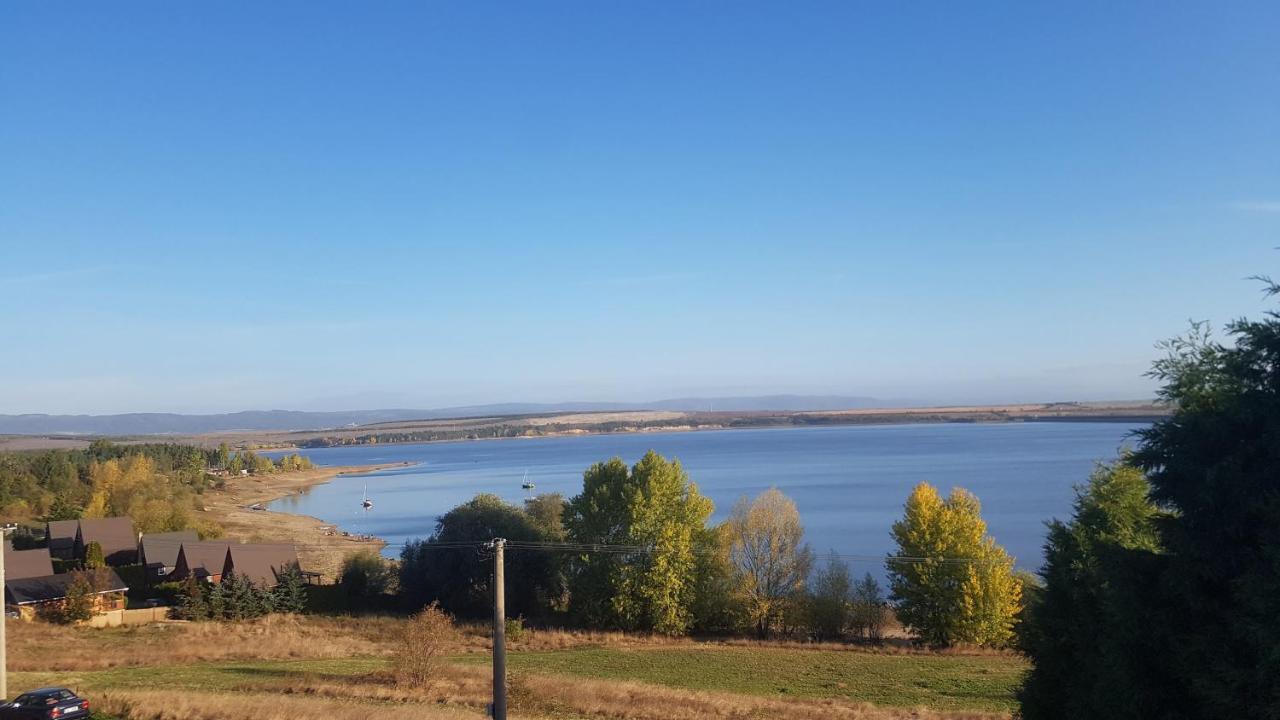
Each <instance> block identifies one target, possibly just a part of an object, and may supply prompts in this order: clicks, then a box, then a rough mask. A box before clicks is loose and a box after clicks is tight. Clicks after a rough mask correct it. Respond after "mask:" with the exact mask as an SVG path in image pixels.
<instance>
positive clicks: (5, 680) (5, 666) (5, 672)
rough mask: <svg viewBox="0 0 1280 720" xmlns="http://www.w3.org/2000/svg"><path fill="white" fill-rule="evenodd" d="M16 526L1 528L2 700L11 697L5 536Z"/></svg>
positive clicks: (0, 628) (0, 688) (0, 637)
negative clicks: (6, 649)
mask: <svg viewBox="0 0 1280 720" xmlns="http://www.w3.org/2000/svg"><path fill="white" fill-rule="evenodd" d="M15 528H17V525H14V524H12V523H10V524H8V525H5V526H4V527H3V528H0V608H3V609H4V612H3V613H0V700H8V699H9V656H8V654H7V653H6V652H5V643H6V638H5V632H4V631H5V626H6V625H8V624H9V603H8V601H7V600H6V599H5V597H6V594H5V589H4V551H5V542H6V541H5V537H6V536H7V535H8V534H9V531H10V530H13V529H15Z"/></svg>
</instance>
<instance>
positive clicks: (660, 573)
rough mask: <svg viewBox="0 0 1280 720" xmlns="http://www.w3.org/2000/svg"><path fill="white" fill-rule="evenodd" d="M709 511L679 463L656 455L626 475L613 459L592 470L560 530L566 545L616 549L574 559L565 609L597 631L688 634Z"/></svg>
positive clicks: (711, 508)
mask: <svg viewBox="0 0 1280 720" xmlns="http://www.w3.org/2000/svg"><path fill="white" fill-rule="evenodd" d="M712 510H713V506H712V503H711V501H710V500H708V499H707V498H706V497H704V496H702V495H701V494H700V493H699V492H698V488H697V485H695V484H693V483H692V482H690V481H689V476H688V474H687V473H685V471H684V469H683V468H682V467H681V466H680V463H679V462H678V461H671V462H669V461H667V460H666V459H665V458H663V457H662V456H661V455H658V454H657V453H656V452H653V451H649V452H648V453H646V454H645V456H644V457H643V458H641V459H640V461H639V462H637V463H636V464H635V466H633V467H632V468H630V469H628V468H627V466H626V465H625V464H624V463H623V462H622V460H621V459H619V458H614V459H612V460H610V461H608V462H605V463H597V464H595V465H593V466H591V467H590V468H589V469H588V470H587V471H586V473H584V475H583V488H582V493H581V494H580V495H578V496H576V497H574V498H573V499H572V500H570V501H569V505H568V508H567V509H566V511H565V528H566V530H567V531H568V536H569V538H570V540H572V541H573V542H577V543H585V544H603V545H615V546H620V547H619V548H617V549H614V550H610V551H605V552H585V553H582V554H581V555H579V556H577V557H575V558H574V563H573V570H572V575H571V588H570V589H571V592H570V602H571V609H572V610H573V611H574V612H575V614H577V615H578V616H579V617H580V618H582V619H584V620H585V621H586V622H588V623H590V624H594V625H597V626H607V627H618V628H622V629H627V630H647V631H652V632H658V633H664V634H681V633H684V632H687V631H688V629H689V628H690V626H691V625H692V622H693V608H694V606H695V604H696V591H697V587H696V583H695V581H694V570H695V568H696V567H697V554H698V551H699V548H698V542H699V541H700V540H704V539H706V537H707V534H706V532H705V531H706V523H707V519H708V518H709V517H710V516H711V512H712Z"/></svg>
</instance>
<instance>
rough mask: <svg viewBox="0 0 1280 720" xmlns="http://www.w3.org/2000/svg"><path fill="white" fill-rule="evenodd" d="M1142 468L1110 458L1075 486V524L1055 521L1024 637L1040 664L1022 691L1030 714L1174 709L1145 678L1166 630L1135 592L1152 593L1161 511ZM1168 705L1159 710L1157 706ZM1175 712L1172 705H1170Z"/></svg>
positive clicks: (1057, 716)
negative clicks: (1139, 608) (1141, 604)
mask: <svg viewBox="0 0 1280 720" xmlns="http://www.w3.org/2000/svg"><path fill="white" fill-rule="evenodd" d="M1149 488H1150V486H1149V484H1148V482H1147V478H1146V477H1145V476H1144V475H1143V473H1142V471H1141V470H1139V469H1138V468H1136V467H1133V466H1132V465H1130V464H1127V463H1125V462H1120V463H1116V464H1114V465H1103V466H1100V467H1098V469H1097V470H1096V471H1095V472H1094V473H1093V475H1092V477H1090V478H1089V482H1088V484H1086V485H1085V486H1083V487H1080V488H1077V490H1076V501H1075V513H1074V517H1073V518H1072V520H1071V522H1069V523H1062V522H1059V521H1054V522H1052V523H1050V525H1049V539H1048V542H1047V543H1046V545H1045V563H1044V567H1043V569H1042V570H1041V574H1042V576H1043V577H1044V580H1045V586H1044V588H1043V590H1042V591H1041V592H1040V593H1039V600H1038V602H1036V603H1035V605H1034V606H1033V607H1032V608H1031V610H1030V612H1029V617H1028V621H1027V623H1026V624H1025V627H1024V628H1023V631H1022V636H1021V638H1020V641H1021V644H1022V646H1023V649H1024V651H1025V652H1026V653H1027V655H1028V656H1029V657H1030V658H1031V660H1032V662H1033V664H1034V665H1033V667H1032V669H1031V672H1030V673H1028V675H1027V678H1026V681H1025V684H1024V686H1023V688H1022V691H1021V693H1020V699H1021V701H1022V713H1023V716H1024V717H1025V718H1027V720H1068V719H1069V718H1080V717H1109V718H1135V719H1136V718H1143V717H1177V716H1178V715H1177V713H1178V710H1177V708H1176V707H1172V706H1170V705H1169V702H1168V701H1169V700H1173V699H1175V698H1176V697H1177V695H1170V694H1166V693H1164V692H1163V691H1160V692H1157V693H1155V694H1152V692H1151V688H1150V686H1149V685H1148V684H1147V683H1146V682H1144V677H1148V676H1149V674H1150V670H1151V669H1152V668H1154V667H1156V666H1158V665H1159V657H1160V656H1161V655H1162V653H1160V652H1152V648H1151V647H1150V643H1151V642H1152V641H1156V640H1157V639H1158V638H1159V637H1160V634H1161V631H1160V629H1159V628H1158V627H1154V626H1153V625H1152V623H1151V620H1150V617H1149V616H1148V615H1147V614H1146V613H1143V612H1137V613H1135V612H1134V610H1135V609H1136V606H1135V605H1134V604H1133V602H1132V599H1134V598H1136V597H1138V596H1140V595H1146V594H1150V593H1153V592H1154V591H1155V590H1156V588H1157V587H1158V582H1154V583H1152V582H1149V580H1150V579H1151V578H1150V571H1149V568H1150V565H1151V561H1152V560H1158V558H1156V556H1155V553H1157V552H1159V551H1160V539H1159V533H1158V530H1157V520H1158V518H1159V517H1160V512H1159V511H1158V509H1157V508H1156V506H1155V505H1154V504H1153V503H1152V501H1151V500H1150V498H1149ZM1161 707H1164V710H1163V711H1160V712H1156V709H1157V708H1161ZM1165 711H1168V712H1165Z"/></svg>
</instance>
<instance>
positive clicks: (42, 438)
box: [0, 401, 1170, 452]
mask: <svg viewBox="0 0 1280 720" xmlns="http://www.w3.org/2000/svg"><path fill="white" fill-rule="evenodd" d="M1169 411H1170V408H1169V407H1168V406H1167V405H1162V404H1158V403H1153V402H1136V401H1121V402H1061V403H1021V404H1012V405H964V406H938V407H903V408H852V409H845V410H803V411H743V412H733V411H724V412H700V411H650V410H641V411H600V412H563V413H541V414H530V415H505V416H487V417H462V418H437V419H430V420H409V421H395V422H383V423H375V424H371V425H362V426H358V427H342V428H330V429H326V430H241V431H225V432H211V433H203V434H195V435H135V436H128V437H113V438H111V439H112V440H113V441H115V442H120V443H142V442H177V443H187V444H192V445H200V446H203V447H217V446H218V445H219V444H221V443H227V444H229V445H231V446H233V447H239V448H252V449H257V450H298V451H300V452H307V451H309V450H315V449H320V448H325V447H347V446H353V445H367V444H416V443H432V442H460V441H467V440H506V439H521V438H525V439H527V438H539V437H573V436H578V435H603V434H618V433H670V432H700V431H710V430H739V429H742V430H749V429H766V428H785V427H793V428H794V427H831V426H839V425H901V424H925V423H927V424H932V423H1009V422H1153V421H1156V420H1159V419H1162V418H1164V417H1167V416H1168V414H1169ZM94 437H95V436H91V435H20V436H19V435H10V436H0V451H5V450H35V449H53V448H61V449H76V448H83V447H87V446H88V445H89V442H90V441H91V440H93V439H94Z"/></svg>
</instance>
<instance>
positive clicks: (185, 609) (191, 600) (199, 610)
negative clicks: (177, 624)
mask: <svg viewBox="0 0 1280 720" xmlns="http://www.w3.org/2000/svg"><path fill="white" fill-rule="evenodd" d="M207 594H208V591H207V590H206V589H205V588H203V587H201V585H200V582H199V581H198V580H196V579H195V578H193V577H188V578H187V579H186V580H184V581H183V582H182V588H181V590H180V592H179V594H178V597H177V601H178V602H177V605H175V606H174V607H173V609H172V610H170V611H169V614H170V615H172V616H173V617H174V618H175V619H178V620H195V621H200V620H208V619H209V601H208V599H207V598H206V595H207Z"/></svg>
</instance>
